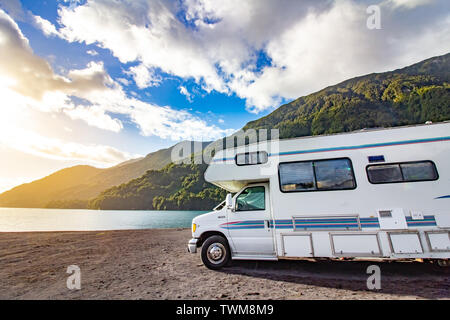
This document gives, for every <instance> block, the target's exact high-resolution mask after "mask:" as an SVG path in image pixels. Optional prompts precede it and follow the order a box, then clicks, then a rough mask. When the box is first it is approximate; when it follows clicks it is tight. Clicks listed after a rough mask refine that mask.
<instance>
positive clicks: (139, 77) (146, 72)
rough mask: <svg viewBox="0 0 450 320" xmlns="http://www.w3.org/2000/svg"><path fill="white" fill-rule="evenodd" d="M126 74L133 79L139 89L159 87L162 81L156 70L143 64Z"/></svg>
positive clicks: (132, 68)
mask: <svg viewBox="0 0 450 320" xmlns="http://www.w3.org/2000/svg"><path fill="white" fill-rule="evenodd" d="M126 74H128V75H131V76H132V77H133V79H134V81H135V82H136V85H137V86H138V88H139V89H144V88H148V87H155V86H158V85H159V84H160V83H161V80H162V79H161V77H160V76H158V75H157V74H156V73H155V71H154V70H152V69H149V68H147V67H145V66H144V65H143V64H140V65H138V66H135V67H131V68H130V70H129V71H128V72H126Z"/></svg>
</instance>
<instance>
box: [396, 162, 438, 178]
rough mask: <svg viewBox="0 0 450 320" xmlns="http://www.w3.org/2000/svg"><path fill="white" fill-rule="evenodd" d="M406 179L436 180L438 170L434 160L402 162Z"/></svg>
mask: <svg viewBox="0 0 450 320" xmlns="http://www.w3.org/2000/svg"><path fill="white" fill-rule="evenodd" d="M400 167H401V169H402V172H403V177H404V179H405V181H420V180H436V179H437V172H436V168H435V167H434V165H433V163H432V162H428V161H427V162H416V163H402V164H401V165H400Z"/></svg>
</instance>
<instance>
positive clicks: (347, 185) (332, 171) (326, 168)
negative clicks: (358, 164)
mask: <svg viewBox="0 0 450 320" xmlns="http://www.w3.org/2000/svg"><path fill="white" fill-rule="evenodd" d="M314 169H315V172H316V179H317V189H319V190H343V189H353V188H355V187H356V183H355V179H354V178H353V170H352V165H351V163H350V159H337V160H327V161H317V162H315V163H314Z"/></svg>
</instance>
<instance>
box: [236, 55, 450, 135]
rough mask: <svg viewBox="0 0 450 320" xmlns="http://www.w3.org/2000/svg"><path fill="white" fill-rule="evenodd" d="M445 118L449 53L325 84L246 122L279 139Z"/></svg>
mask: <svg viewBox="0 0 450 320" xmlns="http://www.w3.org/2000/svg"><path fill="white" fill-rule="evenodd" d="M448 119H450V53H449V54H446V55H443V56H439V57H434V58H430V59H427V60H425V61H422V62H419V63H416V64H414V65H411V66H409V67H406V68H403V69H398V70H394V71H391V72H384V73H373V74H369V75H366V76H362V77H357V78H353V79H350V80H347V81H344V82H342V83H339V84H337V85H334V86H330V87H327V88H325V89H323V90H320V91H318V92H316V93H313V94H310V95H308V96H304V97H300V98H298V99H296V100H294V101H292V102H290V103H288V104H285V105H283V106H281V107H279V108H278V109H276V110H275V111H273V112H272V113H271V114H269V115H267V116H265V117H263V118H260V119H258V120H255V121H251V122H249V123H247V125H246V126H245V127H244V130H247V129H264V128H265V129H279V130H280V137H281V138H293V137H299V136H308V135H319V134H330V133H338V132H348V131H353V130H358V129H363V128H374V127H394V126H400V125H408V124H417V123H424V122H426V121H434V122H437V121H444V120H448Z"/></svg>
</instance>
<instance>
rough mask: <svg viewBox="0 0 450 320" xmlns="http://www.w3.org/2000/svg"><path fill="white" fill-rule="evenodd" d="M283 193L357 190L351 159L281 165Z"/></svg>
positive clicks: (280, 173)
mask: <svg viewBox="0 0 450 320" xmlns="http://www.w3.org/2000/svg"><path fill="white" fill-rule="evenodd" d="M279 175H280V188H281V191H283V192H295V191H325V190H347V189H354V188H356V181H355V177H354V175H353V168H352V163H351V161H350V159H347V158H345V159H330V160H317V161H303V162H288V163H280V167H279Z"/></svg>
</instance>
